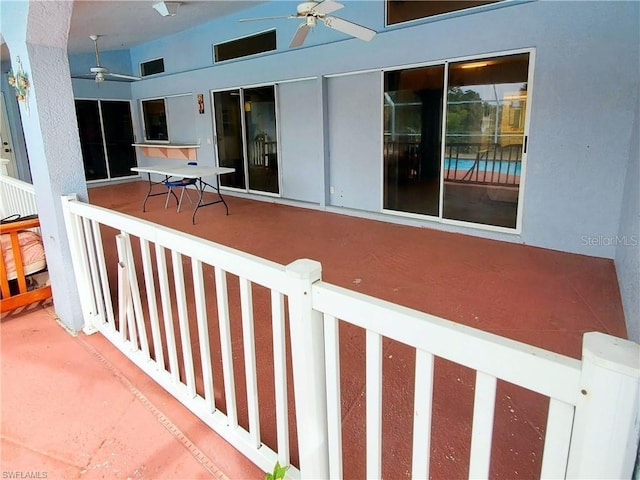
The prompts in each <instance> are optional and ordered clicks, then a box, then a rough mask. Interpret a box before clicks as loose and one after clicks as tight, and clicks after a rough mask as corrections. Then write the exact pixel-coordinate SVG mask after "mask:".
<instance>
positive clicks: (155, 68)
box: [140, 58, 164, 77]
mask: <svg viewBox="0 0 640 480" xmlns="http://www.w3.org/2000/svg"><path fill="white" fill-rule="evenodd" d="M163 72H164V58H157V59H155V60H149V61H148V62H142V63H141V64H140V76H142V77H147V76H149V75H155V74H156V73H163Z"/></svg>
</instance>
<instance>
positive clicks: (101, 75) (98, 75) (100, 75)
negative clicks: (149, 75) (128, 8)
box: [82, 35, 140, 83]
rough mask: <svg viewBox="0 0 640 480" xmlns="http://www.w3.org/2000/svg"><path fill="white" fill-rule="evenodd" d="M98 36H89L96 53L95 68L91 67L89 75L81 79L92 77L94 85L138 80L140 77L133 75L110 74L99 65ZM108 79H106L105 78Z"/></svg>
mask: <svg viewBox="0 0 640 480" xmlns="http://www.w3.org/2000/svg"><path fill="white" fill-rule="evenodd" d="M99 37H100V35H89V38H90V39H91V40H93V46H94V48H95V51H96V66H95V67H91V69H90V71H91V73H87V74H84V75H82V76H83V77H87V76H93V77H95V80H96V83H100V82H104V81H105V80H107V79H109V80H116V81H127V82H134V81H136V80H140V77H135V76H133V75H123V74H121V73H111V72H109V70H107V69H106V68H104V67H103V66H102V65H100V52H99V51H98V38H99ZM107 77H108V78H107Z"/></svg>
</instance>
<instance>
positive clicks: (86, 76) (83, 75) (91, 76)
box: [71, 73, 95, 80]
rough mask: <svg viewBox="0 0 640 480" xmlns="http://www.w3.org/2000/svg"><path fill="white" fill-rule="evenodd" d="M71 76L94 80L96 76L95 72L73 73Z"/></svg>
mask: <svg viewBox="0 0 640 480" xmlns="http://www.w3.org/2000/svg"><path fill="white" fill-rule="evenodd" d="M71 78H79V79H87V80H93V79H94V78H95V74H93V73H72V74H71Z"/></svg>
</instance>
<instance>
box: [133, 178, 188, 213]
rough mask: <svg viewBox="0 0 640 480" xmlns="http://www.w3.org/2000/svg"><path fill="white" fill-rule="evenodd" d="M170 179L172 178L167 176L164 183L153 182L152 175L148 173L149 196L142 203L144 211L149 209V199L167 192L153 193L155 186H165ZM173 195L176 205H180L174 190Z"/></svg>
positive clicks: (171, 191)
mask: <svg viewBox="0 0 640 480" xmlns="http://www.w3.org/2000/svg"><path fill="white" fill-rule="evenodd" d="M169 178H171V176H170V175H165V176H164V180H163V181H162V182H154V181H152V180H151V174H150V173H147V179H148V181H149V191H148V192H147V195H146V196H145V197H144V201H143V202H142V211H143V212H146V207H147V200H149V197H157V196H158V195H165V192H160V193H151V192H152V190H153V186H154V185H164V182H166V181H167V180H169ZM170 193H171V195H173V198H175V199H176V205H178V203H179V200H178V196H177V195H176V194H175V192H174V191H173V189H172V190H170Z"/></svg>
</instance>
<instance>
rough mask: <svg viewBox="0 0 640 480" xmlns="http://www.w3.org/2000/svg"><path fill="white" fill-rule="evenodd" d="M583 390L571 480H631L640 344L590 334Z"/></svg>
mask: <svg viewBox="0 0 640 480" xmlns="http://www.w3.org/2000/svg"><path fill="white" fill-rule="evenodd" d="M580 388H581V391H580V393H579V398H578V402H577V405H576V411H575V419H574V424H573V433H572V435H571V437H572V438H571V447H570V450H569V464H568V468H567V478H580V479H586V478H593V479H596V478H597V479H602V478H631V473H632V471H633V467H634V463H635V458H636V452H637V449H638V435H639V433H640V416H639V409H640V405H639V404H640V345H638V344H637V343H634V342H631V341H629V340H623V339H621V338H616V337H612V336H610V335H605V334H604V333H598V332H591V333H587V334H585V335H584V340H583V346H582V378H581V381H580Z"/></svg>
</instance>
